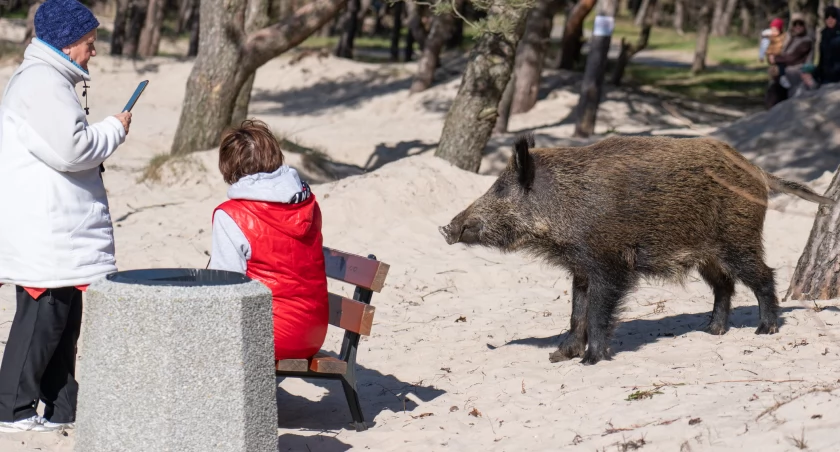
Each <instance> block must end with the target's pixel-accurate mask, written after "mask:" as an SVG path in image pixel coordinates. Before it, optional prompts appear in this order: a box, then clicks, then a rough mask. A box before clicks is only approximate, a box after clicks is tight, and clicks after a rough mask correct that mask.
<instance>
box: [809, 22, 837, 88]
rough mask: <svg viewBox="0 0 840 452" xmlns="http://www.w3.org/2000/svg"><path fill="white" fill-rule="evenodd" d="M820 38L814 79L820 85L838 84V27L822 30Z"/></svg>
mask: <svg viewBox="0 0 840 452" xmlns="http://www.w3.org/2000/svg"><path fill="white" fill-rule="evenodd" d="M821 34H822V36H820V55H819V56H820V61H819V63H818V64H817V70H816V71H815V72H814V78H815V79H816V80H817V81H818V82H819V83H821V84H825V83H837V82H840V26H837V25H835V26H834V28H823V29H822V32H821Z"/></svg>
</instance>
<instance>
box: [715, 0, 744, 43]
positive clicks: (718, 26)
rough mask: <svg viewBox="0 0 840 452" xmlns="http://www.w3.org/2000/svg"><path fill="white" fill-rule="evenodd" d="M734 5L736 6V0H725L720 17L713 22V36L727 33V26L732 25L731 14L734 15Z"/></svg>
mask: <svg viewBox="0 0 840 452" xmlns="http://www.w3.org/2000/svg"><path fill="white" fill-rule="evenodd" d="M736 6H738V0H726V4H725V6H724V7H723V11H722V12H721V15H720V17H719V18H717V21H716V22H714V24H713V28H714V35H715V36H726V35H728V34H729V28H730V27H731V26H732V16H734V15H735V7H736Z"/></svg>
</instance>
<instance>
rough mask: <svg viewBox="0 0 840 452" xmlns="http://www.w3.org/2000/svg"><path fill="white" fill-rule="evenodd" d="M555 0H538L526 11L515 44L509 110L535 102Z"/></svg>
mask: <svg viewBox="0 0 840 452" xmlns="http://www.w3.org/2000/svg"><path fill="white" fill-rule="evenodd" d="M559 3H560V2H559V1H558V0H538V1H537V3H536V4H535V5H534V8H533V9H531V11H529V12H528V19H527V20H526V22H525V32H524V33H523V34H522V39H521V40H520V41H519V45H518V46H517V48H516V60H515V63H514V73H515V77H514V78H515V79H516V85H515V86H514V88H513V101H512V102H513V103H512V105H511V107H510V113H511V114H517V113H524V112H526V111H529V110H530V109H532V108H534V105H536V103H537V95H538V94H539V90H540V76H541V74H542V68H543V62H544V61H545V52H546V50H547V48H548V40H549V38H550V37H551V28H552V25H553V24H554V14H555V13H556V11H557V7H558V6H559Z"/></svg>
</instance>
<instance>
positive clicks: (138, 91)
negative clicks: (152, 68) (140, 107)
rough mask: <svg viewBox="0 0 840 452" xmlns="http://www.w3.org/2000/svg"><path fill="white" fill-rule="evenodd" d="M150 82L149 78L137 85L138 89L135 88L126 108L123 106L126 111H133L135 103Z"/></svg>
mask: <svg viewBox="0 0 840 452" xmlns="http://www.w3.org/2000/svg"><path fill="white" fill-rule="evenodd" d="M148 84H149V81H148V80H143V81H142V82H140V84H139V85H137V89H135V90H134V94H132V95H131V99H129V100H128V103H127V104H125V108H123V111H124V112H126V111H131V109H132V108H134V104H136V103H137V99H139V98H140V95H141V94H143V90H145V89H146V85H148Z"/></svg>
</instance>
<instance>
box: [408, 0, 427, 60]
mask: <svg viewBox="0 0 840 452" xmlns="http://www.w3.org/2000/svg"><path fill="white" fill-rule="evenodd" d="M404 1H405V2H406V8H408V10H407V11H406V12H407V13H408V20H407V21H406V25H407V26H408V31H409V33H408V34H409V35H410V36H409V38H410V39H408V40H406V49H405V52H406V53H405V61H411V57H412V56H413V55H414V43H417V48H418V49H420V50H423V48H425V47H426V29H425V28H423V21H422V18H423V11H424V10H423V9H422V8H421V7H420V5H418V4H417V3H415V2H413V1H410V0H404Z"/></svg>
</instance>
